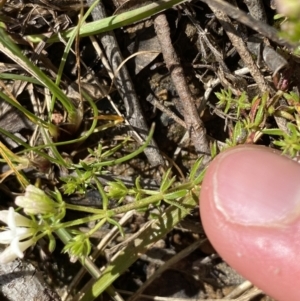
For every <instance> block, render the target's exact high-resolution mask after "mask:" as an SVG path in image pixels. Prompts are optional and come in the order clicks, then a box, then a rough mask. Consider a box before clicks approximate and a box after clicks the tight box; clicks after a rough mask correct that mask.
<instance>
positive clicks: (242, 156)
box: [200, 145, 300, 301]
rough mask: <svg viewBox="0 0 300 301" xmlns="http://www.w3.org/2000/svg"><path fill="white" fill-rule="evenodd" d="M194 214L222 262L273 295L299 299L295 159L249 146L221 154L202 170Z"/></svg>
mask: <svg viewBox="0 0 300 301" xmlns="http://www.w3.org/2000/svg"><path fill="white" fill-rule="evenodd" d="M200 213H201V219H202V222H203V226H204V229H205V231H206V234H207V236H208V238H209V240H210V241H211V243H212V245H213V246H214V248H215V249H216V251H217V252H218V253H219V254H220V255H221V257H222V258H223V259H224V260H225V261H226V262H227V263H228V264H230V265H231V266H232V267H233V268H235V269H236V270H237V271H238V272H239V273H240V274H241V275H243V276H244V277H245V278H246V279H248V280H250V281H251V282H252V283H253V284H254V285H256V286H258V287H259V288H261V289H262V290H263V291H265V292H266V293H267V294H268V295H270V296H272V297H273V298H275V299H276V300H278V301H299V300H300V165H299V164H298V163H296V162H295V161H292V160H290V159H288V158H287V157H285V156H282V155H280V154H279V153H277V152H274V151H273V150H271V149H269V148H266V147H262V146H255V145H253V146H249V145H248V146H238V147H235V148H231V149H229V150H227V151H225V152H223V153H221V154H220V155H219V156H217V157H216V158H215V160H214V161H213V162H212V163H211V164H210V166H209V168H208V170H207V172H206V175H205V178H204V181H203V184H202V188H201V194H200Z"/></svg>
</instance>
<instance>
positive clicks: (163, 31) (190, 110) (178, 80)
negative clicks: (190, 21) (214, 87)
mask: <svg viewBox="0 0 300 301" xmlns="http://www.w3.org/2000/svg"><path fill="white" fill-rule="evenodd" d="M154 27H155V31H156V34H157V37H158V40H159V42H160V45H161V49H162V54H163V57H164V61H165V63H166V66H167V68H168V70H169V72H170V75H171V78H172V81H173V83H174V86H175V87H176V90H177V93H178V95H179V97H180V99H181V101H182V106H183V108H184V111H183V114H184V120H185V123H186V126H187V128H188V129H189V130H190V133H191V138H192V141H193V144H194V146H195V149H196V151H197V152H198V153H199V154H204V155H205V156H206V160H205V161H207V159H208V156H209V154H210V149H209V144H208V140H207V138H206V130H205V127H204V124H203V122H202V120H201V119H200V117H199V114H198V112H197V109H196V106H195V99H194V97H193V96H192V94H191V92H190V90H189V87H188V85H187V81H186V78H185V75H184V72H183V68H182V66H181V64H180V60H179V58H178V56H177V54H176V52H175V50H174V48H173V45H172V41H171V38H170V28H169V24H168V21H167V19H166V16H165V15H164V14H160V15H158V16H156V17H155V18H154Z"/></svg>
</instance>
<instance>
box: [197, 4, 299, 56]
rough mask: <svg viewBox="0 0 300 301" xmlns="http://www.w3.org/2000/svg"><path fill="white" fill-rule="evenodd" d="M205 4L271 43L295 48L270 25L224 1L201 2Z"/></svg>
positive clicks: (291, 48)
mask: <svg viewBox="0 0 300 301" xmlns="http://www.w3.org/2000/svg"><path fill="white" fill-rule="evenodd" d="M201 1H202V2H204V3H206V4H207V5H208V6H209V7H210V8H212V7H213V8H214V9H215V10H219V11H222V12H223V13H224V14H226V15H228V16H229V17H230V18H233V19H235V20H237V21H239V22H241V23H242V24H244V25H246V26H248V27H250V28H252V29H253V30H255V31H257V32H258V33H260V34H262V35H263V36H265V37H267V38H269V39H270V40H272V41H273V42H276V43H278V44H279V45H282V46H286V47H287V48H288V49H290V50H293V49H294V48H295V47H296V46H295V45H293V44H291V43H289V42H288V41H286V40H284V39H282V38H280V37H279V35H278V32H277V30H276V29H275V28H274V27H271V26H270V25H268V24H266V23H264V22H259V21H258V20H256V19H255V18H253V17H252V16H250V15H248V14H247V13H245V12H243V11H242V10H240V9H238V8H237V7H234V6H233V5H231V4H230V3H228V2H225V1H224V0H201Z"/></svg>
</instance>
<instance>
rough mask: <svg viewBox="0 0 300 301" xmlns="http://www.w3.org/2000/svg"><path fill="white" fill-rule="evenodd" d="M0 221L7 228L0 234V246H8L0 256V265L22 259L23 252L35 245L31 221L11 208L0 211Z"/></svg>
mask: <svg viewBox="0 0 300 301" xmlns="http://www.w3.org/2000/svg"><path fill="white" fill-rule="evenodd" d="M0 220H1V221H2V222H3V223H5V224H7V228H6V229H5V230H4V231H2V232H1V233H0V244H5V245H7V244H9V246H8V247H7V248H6V249H5V250H4V251H3V252H2V253H1V254H0V263H7V262H10V261H13V260H15V259H16V258H17V257H19V258H23V256H24V254H23V252H24V251H25V250H26V249H28V248H29V247H30V246H32V245H34V243H35V241H34V239H33V238H32V236H33V235H34V233H35V229H34V228H33V227H32V226H34V223H33V221H32V220H30V219H28V218H26V217H25V216H23V215H21V214H19V213H17V212H15V210H14V208H12V207H10V208H9V210H2V211H0Z"/></svg>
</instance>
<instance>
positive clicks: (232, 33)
mask: <svg viewBox="0 0 300 301" xmlns="http://www.w3.org/2000/svg"><path fill="white" fill-rule="evenodd" d="M209 7H210V9H211V10H212V11H213V12H214V14H215V16H216V17H217V19H218V20H219V22H220V23H221V25H222V27H223V28H224V30H225V31H226V33H227V35H228V37H229V39H230V41H231V43H232V45H233V46H234V47H235V49H236V50H237V52H238V53H239V55H240V57H241V59H242V60H243V61H244V63H245V65H246V66H247V67H248V69H249V72H250V73H251V75H252V76H253V79H254V80H255V82H256V84H257V86H258V88H259V90H260V92H261V93H263V92H265V91H268V90H270V87H269V86H268V84H267V82H266V81H265V79H264V77H263V75H262V74H261V73H260V70H259V68H258V67H257V65H256V64H255V62H254V60H253V58H252V55H251V53H250V51H249V50H248V48H247V46H246V44H245V42H244V39H243V38H242V37H241V36H240V34H239V32H238V31H237V30H236V29H235V27H234V26H233V24H232V22H231V20H230V19H229V17H228V16H227V15H225V14H224V13H223V11H220V10H219V9H217V8H216V6H214V5H210V4H209Z"/></svg>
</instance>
